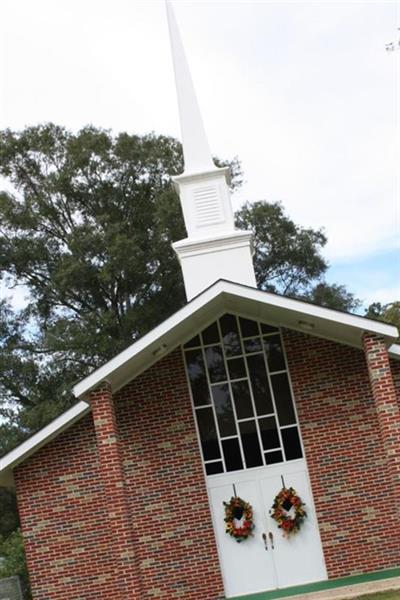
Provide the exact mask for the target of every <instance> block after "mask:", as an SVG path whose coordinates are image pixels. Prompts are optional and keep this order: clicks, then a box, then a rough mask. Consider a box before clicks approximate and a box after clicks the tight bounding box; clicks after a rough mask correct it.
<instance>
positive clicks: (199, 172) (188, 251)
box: [166, 1, 256, 300]
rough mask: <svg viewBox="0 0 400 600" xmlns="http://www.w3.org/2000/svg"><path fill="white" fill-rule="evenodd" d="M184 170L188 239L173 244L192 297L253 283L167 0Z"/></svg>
mask: <svg viewBox="0 0 400 600" xmlns="http://www.w3.org/2000/svg"><path fill="white" fill-rule="evenodd" d="M166 6H167V16H168V24H169V32H170V40H171V49H172V58H173V63H174V70H175V83H176V90H177V96H178V105H179V117H180V124H181V132H182V146H183V156H184V163H185V169H184V172H183V174H182V175H179V176H178V177H174V182H175V185H176V186H177V188H178V191H179V196H180V200H181V204H182V210H183V217H184V220H185V225H186V230H187V233H188V237H187V238H185V239H184V240H180V241H179V242H175V243H174V244H173V248H174V250H175V252H176V253H177V254H178V257H179V260H180V263H181V267H182V272H183V278H184V282H185V289H186V296H187V299H188V300H190V299H191V298H193V296H196V295H197V294H199V293H200V292H202V291H203V290H205V289H206V288H207V287H208V286H210V285H211V284H213V283H215V281H217V280H218V279H228V280H230V281H234V282H237V283H243V284H245V285H250V286H252V287H255V286H256V281H255V275H254V268H253V263H252V259H251V233H250V232H248V231H243V230H237V229H235V225H234V217H233V212H232V206H231V201H230V193H229V187H228V184H227V178H228V171H229V169H228V168H222V169H220V168H217V167H216V166H215V165H214V163H213V160H212V156H211V153H210V149H209V146H208V141H207V137H206V134H205V130H204V125H203V121H202V118H201V114H200V109H199V105H198V102H197V98H196V94H195V91H194V87H193V82H192V78H191V76H190V71H189V67H188V63H187V60H186V55H185V51H184V48H183V45H182V40H181V37H180V34H179V29H178V26H177V23H176V20H175V15H174V12H173V9H172V6H171V4H170V3H169V2H168V1H167V2H166Z"/></svg>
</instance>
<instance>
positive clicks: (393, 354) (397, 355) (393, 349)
mask: <svg viewBox="0 0 400 600" xmlns="http://www.w3.org/2000/svg"><path fill="white" fill-rule="evenodd" d="M389 356H390V358H394V359H395V360H400V344H392V345H391V346H390V348H389Z"/></svg>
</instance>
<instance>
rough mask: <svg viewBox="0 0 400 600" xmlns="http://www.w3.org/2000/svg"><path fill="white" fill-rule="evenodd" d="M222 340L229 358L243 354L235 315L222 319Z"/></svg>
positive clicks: (225, 316)
mask: <svg viewBox="0 0 400 600" xmlns="http://www.w3.org/2000/svg"><path fill="white" fill-rule="evenodd" d="M219 323H220V325H221V332H222V338H223V343H224V348H225V352H226V355H227V356H235V355H237V354H242V346H241V343H240V337H239V329H238V325H237V320H236V317H235V315H224V316H223V317H221V318H220V320H219Z"/></svg>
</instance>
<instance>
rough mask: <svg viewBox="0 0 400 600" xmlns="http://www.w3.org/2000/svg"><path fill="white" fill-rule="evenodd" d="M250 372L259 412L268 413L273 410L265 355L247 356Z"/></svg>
mask: <svg viewBox="0 0 400 600" xmlns="http://www.w3.org/2000/svg"><path fill="white" fill-rule="evenodd" d="M246 360H247V366H248V369H249V374H250V381H251V388H252V390H253V396H254V401H255V404H256V410H257V414H259V415H266V414H268V413H272V412H273V407H272V400H271V392H270V389H269V385H268V379H267V372H266V369H265V362H264V355H263V354H253V355H251V356H248V357H247V358H246Z"/></svg>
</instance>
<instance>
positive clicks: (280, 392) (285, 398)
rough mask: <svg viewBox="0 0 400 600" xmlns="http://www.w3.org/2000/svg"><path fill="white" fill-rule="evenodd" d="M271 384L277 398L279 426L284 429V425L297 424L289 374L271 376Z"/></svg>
mask: <svg viewBox="0 0 400 600" xmlns="http://www.w3.org/2000/svg"><path fill="white" fill-rule="evenodd" d="M271 384H272V390H273V392H274V397H275V405H276V410H277V412H278V419H279V425H280V426H281V427H282V425H291V424H292V423H296V417H295V414H294V408H293V402H292V394H291V392H290V386H289V379H288V376H287V374H286V373H280V374H279V375H271Z"/></svg>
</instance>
